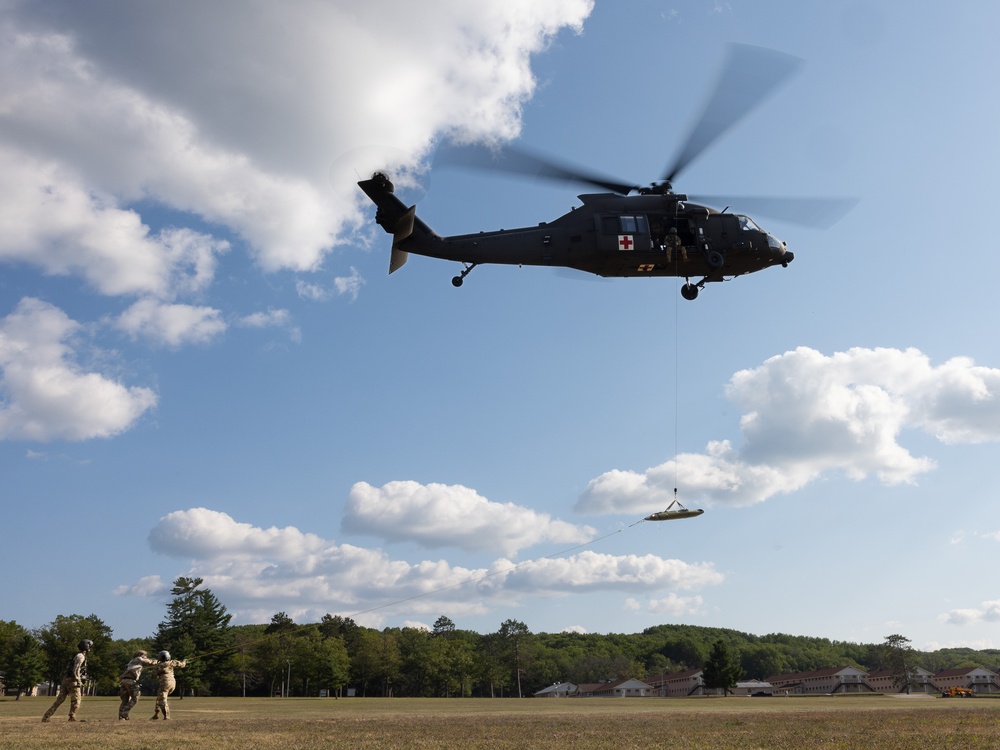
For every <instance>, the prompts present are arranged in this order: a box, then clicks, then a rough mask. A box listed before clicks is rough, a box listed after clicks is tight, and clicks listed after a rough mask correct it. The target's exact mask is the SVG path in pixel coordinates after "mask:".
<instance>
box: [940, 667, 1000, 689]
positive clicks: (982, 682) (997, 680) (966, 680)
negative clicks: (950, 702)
mask: <svg viewBox="0 0 1000 750" xmlns="http://www.w3.org/2000/svg"><path fill="white" fill-rule="evenodd" d="M933 679H934V685H935V686H936V687H937V689H938V690H940V691H942V692H944V691H945V690H947V689H948V688H950V687H962V688H969V689H970V690H972V692H974V693H981V694H982V693H1000V675H997V673H996V672H991V671H990V670H988V669H984V668H983V667H963V668H961V669H946V670H944V671H943V672H938V673H937V674H935V675H934V678H933Z"/></svg>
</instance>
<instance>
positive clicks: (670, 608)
mask: <svg viewBox="0 0 1000 750" xmlns="http://www.w3.org/2000/svg"><path fill="white" fill-rule="evenodd" d="M704 603H705V600H704V599H702V597H700V596H677V594H670V595H668V596H667V597H666V598H664V599H651V600H650V601H649V605H648V611H650V612H652V613H654V614H658V615H669V616H670V617H689V616H691V615H697V614H701V610H702V605H703V604H704Z"/></svg>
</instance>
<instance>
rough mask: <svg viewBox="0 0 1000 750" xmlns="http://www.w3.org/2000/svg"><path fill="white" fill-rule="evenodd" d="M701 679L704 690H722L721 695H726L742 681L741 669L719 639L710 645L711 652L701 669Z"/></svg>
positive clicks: (723, 642)
mask: <svg viewBox="0 0 1000 750" xmlns="http://www.w3.org/2000/svg"><path fill="white" fill-rule="evenodd" d="M702 679H703V680H704V682H705V687H706V688H708V689H709V690H722V691H723V693H728V692H729V691H730V690H732V689H733V688H734V687H736V683H737V682H739V681H740V680H741V679H743V667H741V666H740V664H739V662H738V661H737V660H736V659H734V658H732V657H731V656H730V655H729V649H728V648H727V647H726V644H725V641H723V640H721V639H720V640H717V641H716V642H715V643H714V644H712V650H711V651H710V652H709V654H708V660H707V661H706V662H705V666H704V668H703V669H702Z"/></svg>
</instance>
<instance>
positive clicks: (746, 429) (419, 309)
mask: <svg viewBox="0 0 1000 750" xmlns="http://www.w3.org/2000/svg"><path fill="white" fill-rule="evenodd" d="M438 5H440V7H437V6H438ZM998 16H1000V9H998V8H995V7H994V6H993V5H991V4H986V3H979V2H964V1H962V0H959V2H955V3H951V4H949V5H947V6H943V5H935V6H927V7H926V8H923V9H920V10H915V9H914V6H913V5H912V3H905V2H865V1H863V0H853V1H851V2H830V3H823V4H806V3H798V2H778V1H775V2H764V1H759V2H754V1H751V0H743V1H741V0H732V1H731V2H703V1H697V2H696V1H694V0H688V1H686V2H677V1H675V2H640V1H638V0H637V1H634V2H628V3H610V2H603V3H602V2H597V3H596V4H592V3H590V2H587V1H586V0H523V1H521V0H518V1H513V0H512V1H510V2H505V3H503V4H497V3H491V2H482V3H465V4H459V5H458V6H455V4H450V3H443V2H442V3H440V4H439V3H437V2H433V1H432V2H429V3H424V4H420V8H419V9H418V8H416V7H414V4H412V3H409V4H407V3H397V2H388V1H383V0H380V1H379V2H369V3H367V4H365V5H364V7H363V9H359V8H358V7H357V4H355V3H350V4H348V3H341V2H305V1H303V2H288V3H283V4H281V5H280V6H276V5H275V6H272V5H267V4H260V5H259V6H255V7H252V8H251V10H249V11H248V10H245V8H244V6H243V4H241V3H235V2H233V3H230V2H218V3H212V4H209V5H207V6H206V5H204V4H200V3H171V4H155V3H121V2H102V3H87V4H79V3H71V2H32V3H27V2H23V3H22V2H16V1H15V0H3V1H2V2H0V35H2V37H3V41H2V43H0V194H2V196H3V200H2V201H0V266H2V273H0V474H2V476H3V482H2V484H0V498H2V501H3V508H4V530H5V532H6V533H5V534H4V544H3V545H2V546H0V563H2V565H3V566H4V568H5V570H7V571H8V574H7V575H5V576H4V577H3V581H2V582H0V602H2V604H0V618H3V619H8V620H10V619H15V620H17V621H18V622H20V623H22V624H24V625H26V626H29V627H33V626H40V625H44V624H45V623H47V622H50V621H51V620H52V619H54V618H55V616H56V615H59V614H71V613H80V614H89V613H92V612H93V613H95V614H97V615H98V616H100V617H102V618H103V619H104V620H105V621H106V622H107V623H108V624H109V625H110V626H111V627H112V628H113V629H114V631H115V634H116V635H117V636H120V637H133V636H142V635H147V634H150V633H152V632H153V631H155V629H156V627H157V624H158V622H159V621H160V619H161V618H162V616H163V614H164V611H165V609H164V608H165V603H166V601H167V598H168V590H169V587H170V583H171V581H172V580H173V579H174V578H176V577H177V576H179V575H196V576H201V577H203V578H204V579H205V580H206V582H207V584H208V585H209V586H210V587H211V588H212V590H213V591H214V592H215V593H216V594H217V595H218V596H219V597H220V599H221V600H222V601H223V603H224V604H225V605H226V606H227V607H228V608H229V610H230V612H232V613H233V614H234V622H238V623H247V622H266V621H268V620H269V619H270V617H271V615H273V614H274V613H275V612H278V611H285V612H287V613H288V614H290V615H291V616H292V617H293V618H294V619H295V620H296V621H310V620H318V619H319V618H320V617H321V616H322V615H323V614H324V613H327V612H331V613H335V614H341V615H348V616H354V617H355V619H356V620H358V621H359V622H361V623H363V624H366V625H371V626H385V625H393V626H394V625H403V624H421V623H422V624H430V623H433V621H434V620H435V619H436V618H437V617H438V616H439V615H442V614H444V615H448V616H449V617H451V618H452V619H453V620H454V621H455V622H456V623H457V624H458V625H459V627H463V628H469V629H474V630H479V631H480V632H488V631H492V630H496V629H497V627H498V626H499V624H500V623H501V622H502V621H503V620H506V619H508V618H516V619H519V620H522V621H524V622H525V623H526V624H527V625H528V627H529V628H531V629H532V630H534V631H548V632H554V631H560V630H564V629H568V628H572V629H577V630H582V631H586V632H635V631H639V630H641V629H643V628H645V627H648V626H651V625H655V624H658V623H664V622H683V623H691V624H697V625H712V626H722V627H731V628H736V629H739V630H743V631H747V632H752V633H759V634H764V633H769V632H788V633H795V634H802V635H814V636H825V637H829V638H834V639H840V640H853V641H864V642H875V641H881V640H882V638H883V637H884V636H885V635H887V634H889V633H896V632H898V633H902V634H903V635H906V636H907V637H909V638H911V639H912V641H913V643H914V645H915V646H917V647H918V648H935V647H939V646H946V645H970V646H974V647H979V648H985V647H998V645H1000V642H998V640H997V637H996V634H995V633H996V627H997V623H998V622H1000V589H998V588H997V585H996V582H995V580H994V577H992V576H989V575H988V574H987V573H986V571H988V570H989V569H990V567H991V565H993V564H994V563H995V561H996V560H997V558H998V555H1000V510H998V504H997V502H996V499H995V497H994V495H995V492H996V479H995V477H994V472H993V464H994V463H995V461H996V455H997V453H996V450H997V441H998V439H1000V407H998V403H997V396H998V393H1000V352H998V350H997V345H996V342H995V336H993V335H992V334H991V331H990V325H989V321H990V320H991V319H992V318H993V317H995V312H996V310H995V308H996V305H995V300H996V294H995V289H994V285H995V279H996V278H997V276H998V271H1000V263H998V261H997V256H996V254H995V253H993V252H992V248H991V245H990V239H991V237H992V236H993V235H994V234H995V232H994V231H993V229H992V226H991V217H992V215H993V212H994V210H995V205H996V203H997V199H998V197H1000V190H998V188H997V181H996V174H997V171H998V167H1000V140H998V138H997V136H996V133H997V132H1000V127H998V125H1000V122H998V120H1000V111H998V107H1000V105H998V103H997V101H996V97H994V96H992V95H991V94H990V91H991V85H992V82H993V81H994V79H995V78H996V75H997V73H998V72H1000V64H998V62H1000V60H998V53H997V52H996V45H995V38H994V34H993V33H992V31H991V30H992V29H994V28H995V27H996V24H997V22H998V21H1000V18H998ZM730 42H737V43H744V44H751V45H759V46H763V47H768V48H771V49H777V50H781V51H783V52H787V53H790V54H792V55H796V56H798V57H800V58H802V59H803V61H804V64H803V66H802V68H801V70H800V71H798V73H797V74H796V76H795V77H794V78H793V79H792V80H791V81H790V82H789V83H788V84H787V85H785V86H784V87H782V88H781V89H780V90H779V91H777V92H776V93H775V94H774V96H773V97H771V98H770V99H768V100H767V101H766V102H765V103H764V104H763V105H762V106H761V107H760V108H759V109H758V110H756V111H755V112H754V113H753V114H751V115H750V116H749V117H748V118H747V119H745V120H744V121H742V122H741V123H740V124H739V125H738V126H737V127H736V128H734V129H733V130H732V131H731V132H729V133H727V134H726V135H725V136H724V137H723V138H722V139H720V140H719V142H718V143H717V144H715V146H714V147H713V148H712V149H711V150H710V151H708V152H706V153H705V154H703V155H702V156H701V157H700V158H699V159H698V160H697V161H696V162H694V163H693V164H692V165H690V166H689V167H688V169H687V170H685V172H684V173H683V175H682V176H681V178H680V179H679V180H678V181H676V183H675V187H676V189H677V190H678V191H680V192H686V193H691V194H699V193H700V194H730V195H742V194H745V195H763V196H767V195H788V196H834V197H840V196H848V197H853V198H857V199H858V200H859V203H858V205H857V206H856V208H854V210H853V211H851V213H850V214H848V215H847V216H846V217H845V218H843V219H842V220H841V221H840V222H838V223H837V224H836V225H834V226H833V227H832V228H829V229H822V230H820V229H803V228H801V227H798V226H795V225H792V224H785V223H782V222H779V221H774V220H769V219H766V218H765V217H760V216H757V217H756V218H757V219H758V222H759V223H760V224H761V225H763V226H764V227H765V228H766V229H768V231H770V232H772V233H774V234H776V235H777V236H779V237H780V238H781V239H783V240H784V241H786V242H787V243H788V247H789V249H790V250H792V251H793V252H794V253H795V261H794V263H793V264H792V265H790V266H789V268H787V269H781V268H778V269H772V270H769V271H766V272H763V273H760V274H755V275H752V276H748V277H743V278H740V279H737V280H735V281H733V282H730V283H725V284H715V285H710V286H709V287H708V288H707V289H706V290H705V291H704V293H703V294H702V295H701V296H700V297H699V298H698V299H697V300H696V301H694V302H687V301H684V300H682V299H681V298H680V295H679V288H680V283H679V282H678V281H677V280H674V279H614V280H601V279H597V278H596V277H589V276H585V275H582V274H576V273H560V272H557V271H554V270H552V269H540V268H516V267H500V266H497V267H493V266H482V267H479V268H477V269H476V270H475V272H474V273H473V274H472V275H471V276H469V277H468V279H467V280H466V283H465V285H464V286H463V287H462V288H461V289H454V288H453V287H452V286H451V284H450V279H451V277H452V276H453V275H454V274H455V273H456V272H457V270H458V269H459V267H458V265H457V264H454V263H448V262H444V261H437V260H432V259H427V258H421V257H417V256H411V258H410V261H409V263H408V264H407V265H406V267H405V268H403V269H401V270H399V271H398V272H397V273H395V274H393V275H392V276H391V277H389V276H388V275H387V274H386V271H387V267H388V257H389V238H388V237H387V236H386V235H385V234H384V233H383V232H382V231H381V230H380V229H379V228H378V227H376V226H375V225H374V223H373V218H374V210H373V207H372V206H371V205H370V204H368V203H367V202H366V199H365V197H364V196H363V195H362V194H361V193H360V191H359V190H358V189H357V187H356V184H355V183H356V181H357V180H358V179H359V178H363V177H367V176H368V174H370V172H371V171H372V170H373V169H376V168H388V169H389V170H390V171H392V172H393V173H394V174H396V175H397V176H398V177H399V178H400V179H399V180H398V181H400V182H402V177H403V176H405V174H407V172H408V170H412V169H414V168H416V169H417V170H418V171H419V170H420V168H421V165H424V166H426V164H427V163H428V161H429V158H430V155H431V153H432V150H433V147H434V145H435V144H436V143H438V142H439V141H440V140H441V139H442V138H444V137H446V136H448V135H449V134H452V135H453V134H456V133H458V134H462V135H463V136H464V137H467V138H472V139H477V140H482V141H489V142H497V141H500V142H503V141H514V142H515V143H517V144H519V145H522V146H525V147H528V148H530V149H532V150H534V151H540V152H543V153H546V154H550V155H552V156H553V157H555V158H558V159H561V160H563V161H569V162H573V163H577V164H580V165H583V166H585V167H586V168H588V169H592V170H594V171H598V172H602V173H607V174H610V175H614V176H618V177H620V178H621V179H622V180H625V181H634V182H636V183H644V182H649V181H651V180H654V179H656V178H658V177H660V176H661V175H662V172H663V169H664V168H665V166H666V165H667V164H668V162H669V161H670V160H671V158H672V157H673V155H674V153H675V150H676V149H677V148H678V145H679V144H680V142H681V140H682V139H683V138H684V136H685V135H686V133H687V131H688V129H689V128H690V127H691V124H692V122H693V119H694V118H695V117H696V115H697V113H698V112H699V108H700V106H701V105H702V103H703V102H704V99H705V97H706V96H707V94H708V91H709V89H710V88H711V85H712V83H713V81H714V78H715V75H716V73H717V71H718V70H719V69H720V66H721V64H722V60H723V59H724V56H725V51H726V45H727V44H728V43H730ZM588 190H589V189H588V188H586V187H582V186H581V187H579V188H577V187H576V186H572V185H569V186H567V185H553V184H543V183H538V182H535V181H533V180H529V179H515V178H512V177H511V176H506V175H497V174H479V173H470V172H467V171H463V170H454V169H436V170H431V171H430V172H427V171H424V173H423V174H422V175H421V177H420V179H419V184H418V185H415V186H414V187H413V188H409V189H408V188H406V187H402V186H401V187H400V189H399V192H400V194H402V195H404V199H409V200H415V201H417V204H418V206H417V210H418V215H419V216H421V217H422V218H423V220H424V221H426V222H427V223H428V224H429V225H430V226H432V227H433V228H435V229H436V230H437V231H438V232H440V233H442V234H459V233H463V232H472V231H478V230H481V229H497V228H500V227H505V226H525V225H530V224H534V223H536V222H539V221H547V220H551V219H554V218H556V217H557V216H559V215H561V214H562V213H565V212H566V211H567V210H569V208H570V207H572V206H574V205H578V201H577V200H576V195H577V194H578V193H583V192H587V191H588ZM720 208H722V207H721V206H720ZM738 208H739V207H738V206H734V207H733V209H734V210H737V209H738ZM675 486H676V487H678V492H679V495H678V496H679V498H680V499H681V501H682V502H684V503H685V504H686V505H687V506H689V507H701V508H705V510H706V512H705V514H704V515H703V516H701V517H699V518H697V519H693V520H689V521H683V522H674V523H666V524H652V523H641V524H638V525H632V524H633V523H634V522H635V521H637V520H638V519H640V518H642V517H643V516H644V515H646V514H647V513H649V512H652V511H655V510H659V509H661V508H662V507H663V506H665V505H666V503H667V502H669V500H670V499H671V497H672V490H673V488H674V487H675ZM413 597H417V598H413ZM387 605H388V606H387Z"/></svg>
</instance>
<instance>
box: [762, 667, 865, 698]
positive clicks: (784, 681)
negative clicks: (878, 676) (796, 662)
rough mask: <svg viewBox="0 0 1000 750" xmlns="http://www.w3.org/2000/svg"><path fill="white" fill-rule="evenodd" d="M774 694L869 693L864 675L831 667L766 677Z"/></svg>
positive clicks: (854, 670) (857, 670)
mask: <svg viewBox="0 0 1000 750" xmlns="http://www.w3.org/2000/svg"><path fill="white" fill-rule="evenodd" d="M767 681H768V682H770V683H771V684H772V685H773V686H774V692H775V693H776V694H778V693H781V694H784V695H825V694H827V693H870V692H872V689H871V688H870V687H869V686H868V684H867V683H866V682H865V673H864V672H862V671H861V670H860V669H855V668H854V667H831V668H829V669H815V670H813V671H811V672H792V673H790V674H777V675H774V676H773V677H768V678H767Z"/></svg>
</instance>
